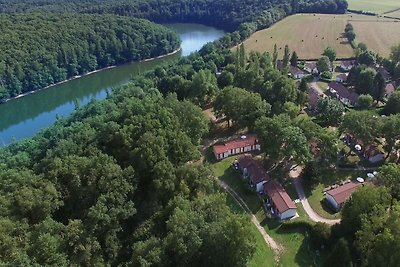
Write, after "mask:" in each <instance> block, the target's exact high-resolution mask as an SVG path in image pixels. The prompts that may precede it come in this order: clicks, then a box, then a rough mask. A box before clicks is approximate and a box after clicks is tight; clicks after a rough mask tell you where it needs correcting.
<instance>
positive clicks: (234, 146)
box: [213, 135, 260, 160]
mask: <svg viewBox="0 0 400 267" xmlns="http://www.w3.org/2000/svg"><path fill="white" fill-rule="evenodd" d="M254 150H260V145H259V144H258V139H257V136H255V135H248V136H246V135H242V136H241V137H240V138H239V139H233V140H230V141H227V142H225V143H222V144H216V145H214V146H213V151H214V155H215V157H216V158H217V159H218V160H221V159H224V158H227V157H229V156H232V155H236V154H240V153H245V152H249V151H254Z"/></svg>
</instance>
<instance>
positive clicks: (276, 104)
mask: <svg viewBox="0 0 400 267" xmlns="http://www.w3.org/2000/svg"><path fill="white" fill-rule="evenodd" d="M263 87H264V88H263V89H264V90H265V91H264V93H265V99H266V100H267V102H268V103H270V104H271V105H272V112H274V113H280V112H282V108H283V105H284V103H286V102H293V103H297V99H298V90H297V87H296V83H295V82H294V81H293V79H290V78H288V77H285V76H284V75H280V76H279V77H278V78H277V79H276V80H275V81H273V82H272V83H264V85H263Z"/></svg>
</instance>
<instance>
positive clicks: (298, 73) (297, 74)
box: [290, 66, 306, 79]
mask: <svg viewBox="0 0 400 267" xmlns="http://www.w3.org/2000/svg"><path fill="white" fill-rule="evenodd" d="M290 75H291V76H292V78H293V79H302V78H303V77H304V76H306V73H305V72H304V71H302V70H301V69H299V68H298V67H294V66H290Z"/></svg>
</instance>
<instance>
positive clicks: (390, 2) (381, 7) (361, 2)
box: [347, 0, 400, 14]
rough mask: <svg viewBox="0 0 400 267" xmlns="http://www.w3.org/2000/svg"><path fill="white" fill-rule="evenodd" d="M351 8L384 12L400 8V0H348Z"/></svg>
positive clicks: (378, 12)
mask: <svg viewBox="0 0 400 267" xmlns="http://www.w3.org/2000/svg"><path fill="white" fill-rule="evenodd" d="M347 2H348V3H349V9H352V10H363V11H370V12H374V13H377V14H382V13H385V12H388V11H391V10H394V9H397V8H400V1H399V0H347Z"/></svg>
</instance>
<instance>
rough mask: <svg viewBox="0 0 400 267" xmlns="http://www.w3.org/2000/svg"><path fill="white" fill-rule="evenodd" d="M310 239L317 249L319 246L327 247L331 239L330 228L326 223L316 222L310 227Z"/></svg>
mask: <svg viewBox="0 0 400 267" xmlns="http://www.w3.org/2000/svg"><path fill="white" fill-rule="evenodd" d="M309 233H310V241H311V243H312V244H313V245H314V246H315V248H317V249H319V248H321V247H329V246H330V241H331V228H330V227H329V225H327V224H326V223H320V222H318V223H316V224H315V225H314V226H312V227H311V229H310V232H309Z"/></svg>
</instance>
